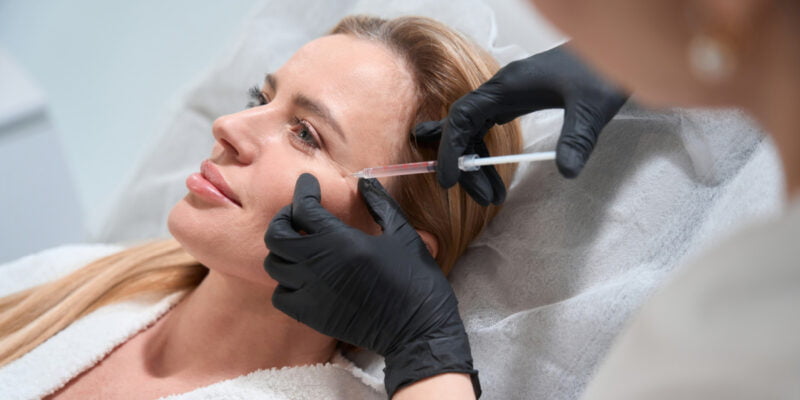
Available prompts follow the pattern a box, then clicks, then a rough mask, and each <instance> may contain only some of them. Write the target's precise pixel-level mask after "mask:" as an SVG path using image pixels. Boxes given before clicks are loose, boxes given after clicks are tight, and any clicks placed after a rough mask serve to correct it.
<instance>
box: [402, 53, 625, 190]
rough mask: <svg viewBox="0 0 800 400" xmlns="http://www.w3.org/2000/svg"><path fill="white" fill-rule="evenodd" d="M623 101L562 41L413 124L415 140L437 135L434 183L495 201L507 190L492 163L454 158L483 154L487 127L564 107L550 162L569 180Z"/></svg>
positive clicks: (428, 139)
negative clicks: (464, 164) (462, 163)
mask: <svg viewBox="0 0 800 400" xmlns="http://www.w3.org/2000/svg"><path fill="white" fill-rule="evenodd" d="M627 99H628V95H627V94H625V93H622V92H621V91H620V90H619V89H617V88H615V87H613V86H611V85H610V84H609V83H607V82H605V81H603V80H602V79H601V78H600V77H599V76H597V75H596V74H595V73H594V72H593V71H591V70H590V69H589V68H588V67H587V66H586V65H585V64H583V62H581V61H580V60H579V59H578V58H577V57H576V56H575V55H573V54H572V53H571V52H570V51H569V50H567V49H566V48H564V46H563V45H562V46H558V47H555V48H553V49H550V50H548V51H545V52H543V53H540V54H536V55H534V56H531V57H528V58H526V59H523V60H518V61H514V62H512V63H510V64H508V65H506V66H505V67H503V68H502V69H500V70H499V71H497V74H495V75H494V76H493V77H492V79H489V80H488V81H487V82H486V83H484V84H483V85H481V86H480V87H479V88H477V89H475V90H473V91H472V92H470V93H468V94H467V95H465V96H464V97H462V98H460V99H458V101H456V102H455V103H453V105H452V106H451V107H450V112H449V114H448V116H447V117H446V118H445V119H443V120H441V121H428V122H423V123H421V124H418V125H417V127H416V129H415V136H416V137H417V139H418V140H421V141H433V140H441V142H440V144H439V157H438V161H439V163H438V165H437V177H438V179H439V184H441V185H442V186H443V187H445V188H449V187H451V186H453V185H455V184H456V182H459V183H461V186H462V187H463V188H464V190H466V191H467V193H469V195H470V196H472V198H473V199H475V201H476V202H478V203H479V204H481V205H488V204H489V203H493V204H500V203H502V202H503V200H505V195H506V189H505V186H503V182H502V181H501V180H500V177H499V176H498V175H497V171H495V169H494V167H491V166H487V167H482V168H481V169H480V170H479V171H476V172H462V171H460V170H459V169H458V158H459V157H460V156H462V155H464V154H478V156H480V157H486V156H488V152H487V151H486V145H485V144H484V142H483V137H484V135H486V132H487V131H488V130H489V128H491V127H492V126H494V125H495V124H504V123H506V122H509V121H511V120H513V119H514V118H517V117H519V116H520V115H523V114H528V113H531V112H534V111H538V110H544V109H548V108H564V126H563V128H562V129H561V136H560V137H559V139H558V145H557V147H556V165H558V170H559V171H560V172H561V175H563V176H564V177H567V178H574V177H576V176H578V174H579V173H580V172H581V169H583V166H584V164H586V160H587V159H588V158H589V155H590V154H591V153H592V149H594V145H595V143H596V142H597V137H598V135H599V134H600V131H601V130H603V127H605V126H606V124H607V123H608V121H610V120H611V118H613V117H614V115H616V113H617V111H619V109H620V108H621V107H622V105H623V104H624V103H625V101H626V100H627Z"/></svg>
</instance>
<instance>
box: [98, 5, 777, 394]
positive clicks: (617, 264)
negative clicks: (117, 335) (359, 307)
mask: <svg viewBox="0 0 800 400" xmlns="http://www.w3.org/2000/svg"><path fill="white" fill-rule="evenodd" d="M354 12H369V13H372V14H377V15H380V16H385V17H390V16H395V15H399V14H402V13H412V14H421V15H427V16H432V17H434V18H436V19H439V20H441V21H443V22H445V23H447V24H449V25H451V26H453V27H455V28H457V29H459V30H461V31H463V32H466V33H467V34H469V35H470V36H471V37H473V38H475V40H476V41H477V42H478V43H479V44H481V45H482V46H485V47H487V48H489V49H490V51H491V52H492V54H494V55H495V56H496V57H497V58H498V59H499V60H500V61H501V62H507V61H509V60H512V59H516V58H521V57H523V56H525V55H526V53H525V52H524V51H522V50H521V49H520V48H519V47H516V46H509V47H504V48H495V47H493V45H492V44H493V43H494V38H495V36H496V32H497V31H499V30H502V29H503V25H501V24H500V25H499V24H496V23H494V21H493V15H492V14H493V13H492V11H491V9H490V8H489V7H487V6H486V5H485V4H483V3H482V2H480V1H479V0H463V1H462V0H459V1H450V2H439V1H433V0H431V1H423V0H409V1H404V2H402V4H398V2H394V1H388V0H384V1H381V0H372V1H366V0H365V1H363V2H359V1H354V0H350V1H340V2H318V1H305V2H304V1H295V2H272V3H270V4H269V5H268V6H267V7H264V8H263V9H262V10H261V11H259V12H257V13H256V14H255V15H254V16H253V19H252V21H251V23H250V24H248V25H247V27H246V28H245V31H244V35H243V38H242V40H241V43H240V44H239V45H238V46H237V47H236V48H235V50H234V51H233V52H232V53H231V54H230V55H229V56H228V57H227V58H226V59H225V60H223V62H222V63H220V64H219V65H218V66H217V67H215V68H214V69H213V70H212V71H211V72H210V73H209V75H208V76H207V77H206V78H205V79H204V80H203V81H201V82H199V83H198V85H197V86H196V87H195V88H193V89H192V90H191V91H190V92H189V93H188V95H187V96H186V100H185V102H184V104H183V105H182V106H181V107H180V108H179V109H177V110H176V113H175V116H174V119H173V123H172V124H171V125H170V126H169V128H168V129H167V130H166V131H165V132H164V134H163V135H162V136H161V137H160V138H159V140H158V141H157V143H156V144H155V145H154V146H153V148H152V151H151V152H150V153H149V155H148V156H147V157H146V158H144V159H143V160H142V162H141V163H140V165H139V166H138V168H137V169H136V174H135V176H134V178H133V180H132V181H131V183H130V184H129V185H127V186H126V187H125V188H124V190H123V191H122V192H121V193H122V195H121V196H120V197H119V201H118V202H117V204H116V206H115V207H113V208H112V212H111V214H110V216H109V218H108V219H107V221H106V223H105V224H104V225H103V226H102V227H101V228H100V229H99V230H97V231H96V235H95V236H96V238H97V239H98V240H101V241H111V242H116V241H125V240H135V239H143V238H151V237H156V236H165V235H166V234H167V231H166V226H165V221H166V216H167V213H168V211H169V210H170V208H171V207H172V205H173V204H175V202H177V201H178V199H180V198H181V197H182V196H183V195H184V194H185V193H186V189H185V187H184V184H183V181H184V179H185V177H186V176H187V175H188V174H190V173H191V172H194V171H196V170H197V169H198V166H199V163H200V161H201V160H202V159H203V158H205V157H207V156H208V154H209V152H210V148H211V145H212V142H213V139H212V137H211V130H210V127H211V122H212V121H213V119H214V118H216V117H217V116H220V115H223V114H225V113H230V112H234V111H238V110H239V109H241V107H242V106H243V105H244V104H245V103H246V102H247V99H246V96H245V93H246V90H247V88H248V87H249V86H252V85H253V84H254V83H257V82H260V81H261V80H262V79H263V75H264V73H265V72H267V71H270V70H274V69H275V68H277V67H278V66H279V65H281V64H282V63H283V62H284V61H285V60H286V59H287V58H288V57H289V56H290V55H291V54H292V53H293V52H294V51H295V50H296V49H297V48H299V47H300V46H301V45H302V44H304V43H306V42H307V41H309V40H311V39H313V38H315V37H317V36H319V35H321V34H323V33H324V32H325V31H326V30H328V29H329V28H330V27H331V26H333V25H334V24H335V23H336V21H338V20H339V19H340V18H341V17H342V16H344V15H346V14H351V13H354ZM505 14H508V13H507V12H506V13H505ZM531 23H535V21H532V22H531ZM504 37H505V38H506V39H508V37H509V36H508V35H504ZM526 40H528V39H527V38H525V37H519V38H518V41H519V42H520V43H522V42H524V41H526ZM523 122H524V123H523V126H524V134H525V146H526V150H527V151H541V150H552V149H553V148H554V146H555V141H556V138H557V135H558V132H559V130H560V124H561V113H560V112H556V111H545V112H540V113H536V114H534V115H531V116H529V117H526V118H524V119H523ZM780 180H781V174H780V170H779V168H778V165H777V162H776V157H775V154H774V151H773V149H772V147H771V145H770V143H769V142H768V141H767V140H764V139H763V137H762V136H761V135H760V134H759V133H758V131H757V130H756V129H755V128H754V127H753V126H752V125H751V124H750V123H749V122H748V121H747V120H745V119H744V118H742V116H741V115H739V114H738V113H736V112H731V111H726V112H694V111H693V112H688V111H683V110H671V111H667V112H662V113H648V112H643V111H641V110H638V109H636V108H635V107H628V108H627V109H626V110H625V111H624V112H623V113H621V114H620V116H619V117H617V118H616V119H615V121H614V122H612V124H611V125H610V126H609V127H608V128H607V129H606V130H605V131H604V133H603V135H602V136H601V139H600V144H599V147H598V149H597V150H596V151H595V154H594V155H593V157H592V159H591V160H590V162H589V164H588V165H587V168H586V170H585V171H584V172H583V174H582V175H581V177H580V178H578V179H576V180H564V179H563V178H561V177H560V176H559V175H558V174H557V172H556V170H555V167H554V166H553V164H552V163H537V164H531V165H529V166H527V167H523V168H522V169H521V170H520V173H519V174H518V177H517V179H516V180H515V181H514V183H513V185H512V188H511V190H510V193H509V197H508V200H507V202H506V205H505V209H504V210H503V211H502V212H501V213H500V214H499V215H498V217H497V218H496V219H495V220H494V221H493V222H492V223H491V224H490V225H489V227H488V228H487V229H486V231H485V232H484V233H483V234H482V235H481V236H480V237H479V238H478V239H477V240H476V241H475V243H473V245H472V246H471V247H470V248H469V250H468V251H467V253H466V254H465V256H464V257H463V258H462V259H461V260H460V262H459V263H458V265H457V266H456V268H455V269H454V272H453V274H452V282H453V285H454V287H455V289H456V293H457V294H458V296H459V299H460V302H461V309H462V316H463V318H464V321H465V324H466V326H467V330H468V332H469V334H470V339H471V342H472V348H473V355H474V358H475V364H476V367H477V368H478V369H479V370H480V373H481V382H482V384H483V387H484V393H485V394H484V397H483V398H485V399H495V398H497V399H519V398H524V399H527V398H546V399H575V398H577V397H578V396H579V395H580V393H581V392H582V391H583V389H584V387H585V385H586V383H587V381H588V379H589V376H590V374H591V372H592V371H593V370H594V368H595V366H596V365H597V363H598V362H599V360H600V359H601V358H602V356H603V355H604V354H605V352H606V350H607V349H608V347H609V346H610V344H611V340H612V339H613V337H614V336H615V335H616V334H617V333H618V332H619V330H620V328H621V326H622V324H623V323H624V322H625V321H626V319H627V317H628V316H629V315H630V313H631V312H632V311H633V310H635V309H636V308H637V307H638V306H639V305H640V304H641V303H642V301H643V300H644V299H645V297H646V296H647V295H648V294H649V293H650V292H651V291H652V290H653V288H654V287H656V286H657V285H658V284H659V283H660V282H662V280H663V278H664V276H665V275H666V274H667V273H668V272H670V271H671V270H672V269H673V268H674V267H675V266H676V265H678V264H679V262H680V261H681V260H682V259H683V258H684V257H685V256H686V255H687V254H691V253H694V252H696V251H697V250H698V249H699V248H701V247H703V245H705V244H708V243H710V241H711V240H712V238H713V237H714V236H715V235H717V234H718V233H719V232H723V231H726V230H728V229H729V228H731V227H732V226H734V225H737V224H740V223H741V221H744V220H748V219H751V218H755V217H758V216H763V215H767V214H770V213H771V212H773V211H774V210H776V209H777V208H778V207H779V205H780V202H781V201H780V198H781V187H780ZM357 357H358V360H357V363H358V364H359V365H360V366H362V367H363V368H365V370H366V371H367V372H368V373H370V374H373V375H374V376H375V377H376V378H377V379H381V378H382V372H381V366H382V363H381V361H380V359H379V357H375V356H374V355H370V354H369V353H367V352H361V353H360V354H359V355H358V356H357Z"/></svg>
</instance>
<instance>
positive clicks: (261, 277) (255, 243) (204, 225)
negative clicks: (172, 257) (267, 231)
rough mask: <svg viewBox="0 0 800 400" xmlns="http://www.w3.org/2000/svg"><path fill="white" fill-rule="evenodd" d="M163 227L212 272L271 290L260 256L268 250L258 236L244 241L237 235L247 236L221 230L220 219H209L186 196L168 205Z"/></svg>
mask: <svg viewBox="0 0 800 400" xmlns="http://www.w3.org/2000/svg"><path fill="white" fill-rule="evenodd" d="M187 197H188V196H187ZM215 222H216V223H215ZM167 227H168V229H169V232H170V233H171V234H172V236H173V237H174V238H175V240H177V241H178V243H180V244H181V246H182V247H183V248H184V250H186V252H187V253H189V254H191V255H192V257H194V258H195V259H196V260H197V261H199V262H200V263H201V264H203V265H205V266H206V267H208V268H209V269H211V270H212V271H215V272H219V273H223V274H226V275H231V276H236V277H239V278H242V279H246V280H248V281H251V282H256V283H259V284H265V285H269V286H270V287H272V288H273V289H274V286H275V285H276V283H275V281H274V280H272V278H270V277H269V275H267V273H266V272H265V271H264V268H263V262H264V258H265V257H266V255H267V254H268V253H269V252H268V250H267V249H266V246H265V245H264V242H263V239H262V236H259V237H258V238H257V240H245V239H244V238H242V237H241V236H250V235H244V234H242V233H241V232H236V231H234V230H233V229H225V227H224V226H222V223H221V221H213V220H211V216H209V215H208V214H207V213H205V212H202V210H198V209H197V208H195V207H194V206H192V205H191V204H190V203H189V201H187V198H183V199H182V200H181V201H179V202H178V203H177V204H175V206H174V207H172V210H170V212H169V216H168V217H167ZM251 242H252V243H251Z"/></svg>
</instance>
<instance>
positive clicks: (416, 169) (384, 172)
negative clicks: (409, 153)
mask: <svg viewBox="0 0 800 400" xmlns="http://www.w3.org/2000/svg"><path fill="white" fill-rule="evenodd" d="M435 171H436V161H423V162H416V163H409V164H395V165H387V166H383V167H372V168H364V169H363V170H361V171H360V172H361V173H362V174H363V177H364V178H382V177H386V176H400V175H414V174H425V173H429V172H435Z"/></svg>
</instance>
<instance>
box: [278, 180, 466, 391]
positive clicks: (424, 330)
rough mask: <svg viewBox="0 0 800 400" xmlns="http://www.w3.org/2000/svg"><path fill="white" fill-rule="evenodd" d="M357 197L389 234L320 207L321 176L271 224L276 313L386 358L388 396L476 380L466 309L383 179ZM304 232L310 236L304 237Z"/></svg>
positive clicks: (300, 187) (299, 190) (300, 188)
mask: <svg viewBox="0 0 800 400" xmlns="http://www.w3.org/2000/svg"><path fill="white" fill-rule="evenodd" d="M358 189H359V192H360V193H361V196H362V197H363V198H364V201H365V202H366V204H367V206H368V208H369V210H370V212H371V214H372V216H373V218H375V220H376V221H377V222H378V224H380V226H381V227H382V228H383V234H381V235H380V236H372V235H369V234H366V233H364V232H362V231H360V230H358V229H355V228H352V227H350V226H348V225H346V224H344V223H343V222H342V221H340V220H339V219H338V218H336V217H335V216H333V215H332V214H330V213H329V212H328V211H327V210H325V209H324V208H323V207H322V205H320V189H319V183H318V182H317V179H316V178H314V176H313V175H310V174H303V175H301V176H300V177H299V178H298V179H297V186H296V188H295V192H294V199H293V201H292V204H291V205H289V206H286V207H284V208H283V209H282V210H281V211H280V212H279V213H278V214H277V215H276V216H275V218H274V219H273V220H272V222H271V223H270V226H269V229H268V230H267V234H266V237H265V241H266V244H267V247H268V248H269V250H270V253H269V256H268V257H267V259H266V261H264V268H265V269H266V270H267V272H268V273H269V274H270V276H272V278H273V279H275V280H276V281H278V283H279V285H278V287H277V289H275V293H274V294H273V296H272V303H273V304H274V305H275V307H276V308H278V309H279V310H281V311H283V312H285V313H286V314H288V315H289V316H291V317H293V318H295V319H297V320H298V321H300V322H302V323H304V324H306V325H308V326H310V327H312V328H314V329H316V330H317V331H319V332H322V333H324V334H326V335H328V336H332V337H335V338H337V339H339V340H342V341H344V342H347V343H350V344H353V345H356V346H360V347H365V348H367V349H370V350H373V351H375V352H376V353H378V354H381V355H383V356H384V357H385V358H386V369H385V372H386V390H387V391H388V392H389V396H390V397H391V396H392V395H393V394H394V392H395V391H396V390H397V389H398V388H400V387H402V386H405V385H408V384H410V383H414V382H416V381H418V380H420V379H423V378H426V377H430V376H433V375H438V374H441V373H443V372H461V373H468V374H471V375H472V376H473V384H474V386H475V389H476V395H478V394H479V391H480V387H479V385H478V382H477V371H475V370H474V369H473V367H472V356H471V353H470V347H469V341H468V339H467V334H466V332H465V330H464V325H463V323H462V322H461V317H460V316H459V314H458V301H457V300H456V297H455V295H454V294H453V289H452V288H451V287H450V284H449V282H448V281H447V279H446V278H445V277H444V275H443V274H442V272H441V270H440V269H439V266H438V265H437V264H436V261H435V260H434V259H433V257H432V256H431V254H430V253H429V252H428V249H427V248H426V247H425V244H424V243H423V242H422V239H421V238H420V237H419V235H418V234H417V232H416V231H415V230H414V228H413V227H412V226H411V225H410V224H409V223H408V221H407V220H406V218H405V216H404V215H403V212H402V211H401V210H400V208H399V206H398V205H397V203H395V201H394V200H393V199H392V198H391V197H390V196H389V194H388V193H387V192H386V191H385V189H384V188H383V187H382V186H381V184H380V183H379V182H378V181H377V180H375V179H369V180H367V179H360V180H359V181H358ZM301 232H302V233H301Z"/></svg>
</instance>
